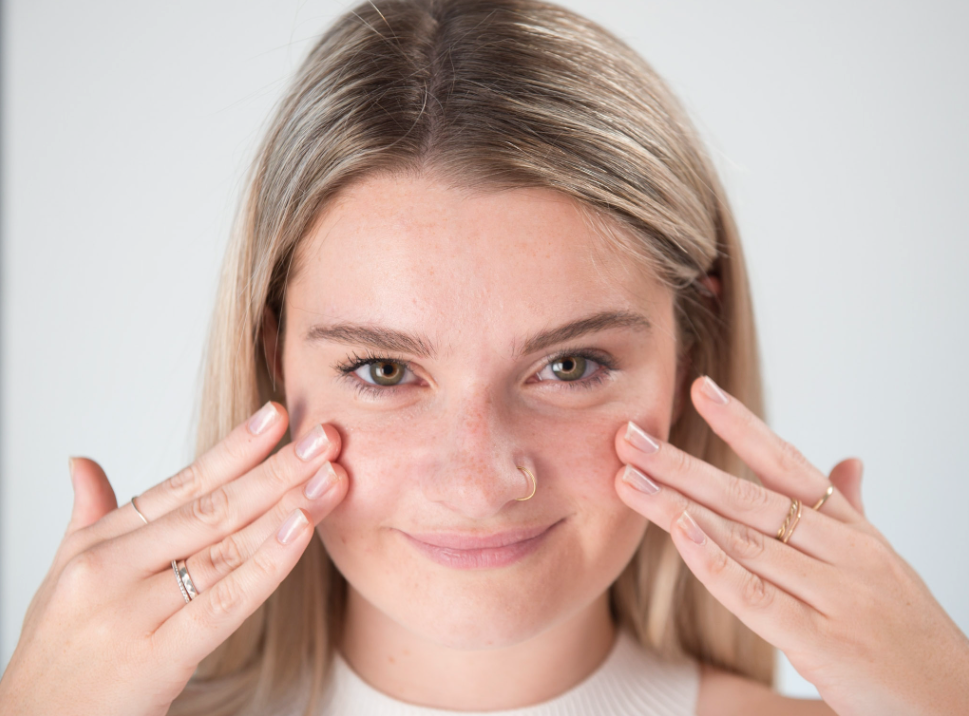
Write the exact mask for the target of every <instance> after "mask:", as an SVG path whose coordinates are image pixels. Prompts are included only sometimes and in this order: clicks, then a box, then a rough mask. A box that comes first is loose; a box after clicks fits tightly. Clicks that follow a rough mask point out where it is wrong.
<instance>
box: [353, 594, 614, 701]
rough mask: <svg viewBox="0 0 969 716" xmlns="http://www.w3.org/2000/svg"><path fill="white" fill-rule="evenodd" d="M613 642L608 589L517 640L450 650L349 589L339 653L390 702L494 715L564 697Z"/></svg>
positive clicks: (607, 652) (604, 654)
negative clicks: (396, 619) (549, 624)
mask: <svg viewBox="0 0 969 716" xmlns="http://www.w3.org/2000/svg"><path fill="white" fill-rule="evenodd" d="M615 637H616V629H615V626H614V624H613V622H612V617H611V616H610V613H609V594H608V592H604V593H603V594H601V595H600V596H599V597H598V598H597V599H596V600H595V601H593V602H592V603H591V604H589V605H588V606H586V607H584V608H582V609H581V610H580V611H579V612H577V613H576V614H574V615H572V616H570V617H569V618H567V619H565V620H564V621H562V622H560V623H558V624H556V625H554V626H552V627H550V628H548V629H545V630H544V631H542V632H541V633H539V634H536V635H534V636H531V637H529V638H526V639H524V640H523V641H519V642H517V643H515V644H511V645H508V646H501V647H489V648H484V649H457V648H454V647H449V646H443V645H441V644H439V643H436V642H432V641H428V640H427V639H424V638H421V637H420V636H418V635H416V634H414V633H413V632H411V631H409V630H407V629H406V628H404V627H403V626H401V625H400V624H398V623H397V622H395V621H393V620H391V619H390V618H389V617H388V616H387V615H386V614H384V613H383V612H381V611H380V610H379V609H376V608H375V607H374V606H373V605H372V604H370V603H369V602H368V601H367V600H365V599H364V598H363V597H362V596H361V595H360V594H359V593H358V592H357V591H356V590H355V589H353V587H352V586H349V585H348V594H347V603H346V613H345V620H344V629H343V635H342V639H341V643H340V650H341V652H342V654H343V657H344V659H346V661H347V663H348V664H349V665H350V667H351V668H352V669H353V670H354V671H355V672H356V673H357V674H358V675H359V676H360V678H362V679H363V680H364V681H366V682H367V683H369V684H370V685H371V686H373V687H374V688H376V689H378V690H379V691H382V692H383V693H385V694H387V695H388V696H390V697H392V698H395V699H398V700H400V701H405V702H408V703H412V704H418V705H421V706H427V707H431V708H439V709H450V710H454V711H472V710H476V711H493V710H501V709H514V708H521V707H524V706H529V705H532V704H536V703H541V702H542V701H547V700H549V699H551V698H554V697H556V696H558V695H559V694H562V693H564V692H565V691H567V690H568V689H570V688H572V687H573V686H575V685H577V684H578V683H579V682H581V681H582V680H583V679H585V678H586V677H587V676H589V675H590V674H591V673H592V672H593V671H595V670H596V668H597V667H598V666H599V665H600V664H602V662H603V661H604V660H605V658H606V657H607V656H608V655H609V651H610V649H611V648H612V646H613V643H614V641H615Z"/></svg>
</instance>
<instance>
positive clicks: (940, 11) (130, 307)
mask: <svg viewBox="0 0 969 716" xmlns="http://www.w3.org/2000/svg"><path fill="white" fill-rule="evenodd" d="M565 4H566V5H567V6H569V7H572V8H574V9H576V10H578V11H580V12H582V13H584V14H586V15H588V16H590V17H591V18H593V19H595V20H597V21H599V22H601V23H602V24H603V25H605V26H606V27H607V28H610V29H612V30H613V31H615V32H616V33H617V34H619V35H620V36H621V37H622V38H624V39H625V40H627V41H628V42H630V43H631V44H632V45H633V46H634V47H635V48H636V49H637V50H639V51H640V52H641V53H642V54H643V55H644V56H645V57H646V58H647V59H648V60H650V61H651V62H652V63H653V64H654V66H655V67H656V68H657V69H658V70H659V71H660V72H661V74H663V75H664V76H665V77H666V78H667V79H668V81H669V82H670V83H671V84H672V86H673V88H674V89H675V90H676V91H677V92H678V93H679V95H680V96H681V97H682V99H683V100H684V102H685V103H686V105H687V106H688V108H689V109H690V111H691V113H692V114H693V116H694V117H695V119H696V121H697V122H698V124H699V126H700V127H701V130H702V131H703V133H704V135H705V137H706V138H707V140H708V142H709V145H710V150H711V152H712V153H713V154H714V155H715V158H716V162H717V164H718V166H719V167H720V168H721V171H722V173H723V176H724V180H725V183H726V185H727V187H728V190H729V193H730V195H731V198H732V201H733V203H734V205H735V209H736V211H737V215H738V218H739V222H740V226H741V231H742V235H743V237H744V242H745V246H746V251H747V257H748V261H749V265H750V270H751V274H752V280H753V287H754V299H755V307H756V311H757V318H758V325H759V330H760V335H761V344H762V351H763V358H764V368H765V383H766V389H767V397H768V407H769V417H770V420H771V424H772V425H773V427H774V428H775V429H776V430H777V431H778V432H779V433H780V434H781V435H782V436H784V437H785V438H787V439H789V440H791V441H792V442H793V443H794V444H795V445H797V446H798V447H800V448H801V449H802V451H803V452H805V453H806V454H807V455H808V456H809V457H810V458H811V459H812V460H813V461H814V462H815V464H817V465H818V466H819V467H821V468H822V469H824V470H828V469H830V467H831V466H832V465H833V464H834V463H835V462H837V461H838V460H840V459H841V458H843V457H847V456H849V455H857V456H860V457H862V458H863V459H864V460H865V463H866V467H867V469H866V475H865V482H864V497H865V502H866V507H867V510H868V514H869V517H870V519H871V520H872V521H873V522H874V523H875V524H876V526H878V527H879V528H880V529H881V530H882V531H883V532H884V533H885V534H886V535H887V536H888V537H889V539H890V540H891V542H892V544H893V545H894V546H895V548H896V549H897V550H898V551H899V552H900V553H901V554H902V556H904V557H905V558H906V559H907V560H909V562H911V563H912V564H913V565H914V566H915V568H916V569H917V570H918V572H919V573H920V574H921V575H922V576H923V578H924V579H925V581H926V582H927V583H928V585H929V587H930V588H931V589H932V591H933V593H934V594H935V595H936V597H937V598H938V599H939V601H940V602H941V603H942V605H943V606H944V607H945V608H946V609H947V610H948V612H949V613H950V614H951V615H952V616H953V617H954V618H955V620H956V621H957V623H958V624H959V625H960V627H961V628H962V629H963V630H964V631H967V630H969V548H967V546H966V536H965V535H966V532H965V521H966V520H965V514H966V510H965V506H966V504H969V469H967V467H966V464H965V453H966V451H965V446H966V444H967V442H966V440H965V438H964V431H965V429H966V422H967V421H966V419H965V415H966V405H967V403H969V379H967V377H966V372H965V360H964V356H965V355H966V352H967V350H969V328H967V326H969V287H967V283H966V281H965V280H964V272H965V270H966V267H967V266H969V248H967V247H969V241H967V238H969V236H967V230H966V228H965V224H964V222H965V207H966V199H965V197H966V196H967V194H969V169H967V167H969V139H967V137H969V132H967V131H966V130H967V127H969V91H967V88H969V43H966V42H965V37H966V30H967V25H969V22H967V20H969V11H967V8H969V6H967V5H966V4H965V3H959V2H942V1H939V0H936V1H934V2H927V1H924V0H923V1H921V2H917V3H916V2H914V0H913V1H910V2H864V1H862V0H853V1H851V2H847V1H845V0H837V1H834V0H814V1H812V2H806V1H805V2H782V3H779V2H756V1H754V0H732V1H730V2H724V1H723V0H704V1H702V2H701V1H699V0H696V1H691V0H646V1H645V2H638V1H637V2H629V1H628V0H627V1H625V2H623V1H620V0H595V1H592V0H586V1H578V0H576V1H573V2H566V3H565ZM349 6H350V3H346V2H324V1H322V0H317V1H305V2H296V1H294V0H260V1H254V0H248V1H245V2H240V1H239V0H232V1H231V2H230V1H228V0H222V1H218V2H217V1H215V0H206V1H193V2H165V3H134V2H130V0H115V1H113V2H112V1H110V0H88V2H84V3H72V2H49V1H44V0H9V1H8V2H6V3H5V7H4V13H5V14H4V18H3V38H2V47H3V53H4V54H3V71H4V76H3V92H4V94H3V109H4V115H3V145H2V156H3V177H2V180H3V212H2V222H3V223H2V240H3V244H2V249H3V254H2V271H3V273H2V324H0V325H2V361H0V366H2V433H0V439H2V445H0V447H2V463H0V467H2V473H0V477H2V482H0V498H2V499H0V510H2V511H0V521H2V530H0V665H5V664H6V663H7V661H8V660H9V657H10V654H11V653H12V651H13V648H14V646H15V644H16V642H17V639H18V634H19V629H20V624H21V621H22V619H23V615H24V612H25V610H26V608H27V605H28V603H29V601H30V599H31V596H32V595H33V593H34V591H35V590H36V588H37V586H38V585H39V583H40V581H41V579H42V578H43V576H44V573H45V572H46V570H47V567H48V565H49V563H50V560H51V559H52V556H53V554H54V551H55V549H56V547H57V545H58V543H59V541H60V538H61V536H62V534H63V530H64V527H65V525H66V523H67V520H68V517H69V515H70V509H71V501H72V493H71V487H70V481H69V479H68V474H67V457H68V456H69V455H89V456H93V457H95V458H96V459H98V460H99V461H100V462H101V464H102V465H103V466H104V467H105V469H106V470H107V473H108V475H109V477H110V478H111V480H112V483H113V485H114V487H115V491H116V493H117V495H118V499H119V502H120V503H122V504H123V503H124V502H126V501H127V500H128V499H129V498H130V497H131V495H133V494H137V493H139V492H142V491H144V490H145V489H147V488H148V487H149V486H151V485H153V484H154V483H156V482H158V481H160V480H161V479H163V478H164V477H166V476H167V475H169V474H170V473H172V472H174V471H175V470H177V469H178V468H179V467H181V466H182V465H184V464H185V463H186V462H187V461H188V460H189V458H190V456H191V445H192V430H191V426H192V423H193V417H194V415H195V413H196V398H195V391H196V387H197V375H198V369H199V365H200V359H201V351H202V343H203V336H204V334H205V330H206V326H207V322H208V318H209V314H210V311H211V306H212V300H213V296H214V291H215V280H216V274H217V271H218V266H219V262H220V259H221V254H222V251H223V248H224V245H225V239H226V235H227V231H228V226H229V221H230V217H231V213H232V210H233V207H234V206H235V203H236V198H237V195H238V192H239V187H240V183H241V176H242V173H243V171H244V169H245V167H246V164H247V162H248V161H249V160H250V158H251V154H252V150H253V147H254V145H255V143H256V141H257V139H258V137H259V134H260V129H261V127H262V126H263V124H264V122H265V120H266V118H267V116H268V114H269V112H270V109H271V107H272V106H273V104H274V102H275V101H276V100H277V99H278V98H279V96H280V94H281V92H282V90H283V87H284V85H285V82H286V81H287V79H288V77H289V76H290V73H291V72H292V71H293V69H294V68H295V66H296V65H297V63H298V62H299V61H300V59H301V58H302V56H303V54H304V53H305V51H306V50H307V49H308V48H309V44H310V43H311V42H312V40H313V38H314V37H315V36H316V35H318V34H319V33H320V32H321V31H322V29H323V28H324V27H325V26H326V25H327V24H328V23H329V22H330V21H331V20H332V19H333V18H334V17H335V16H336V15H337V14H339V13H340V12H342V11H343V10H344V9H346V8H348V7H349ZM105 588H106V589H110V588H111V585H105ZM173 588H174V585H173ZM901 648H904V646H901ZM780 685H781V689H782V690H783V691H785V692H786V693H791V694H805V695H807V694H812V693H813V691H812V688H811V687H810V685H808V684H807V683H806V682H804V681H803V680H800V679H799V677H798V676H797V675H796V673H794V672H793V671H792V670H791V669H790V668H789V666H786V665H785V666H784V667H783V670H782V672H781V683H780Z"/></svg>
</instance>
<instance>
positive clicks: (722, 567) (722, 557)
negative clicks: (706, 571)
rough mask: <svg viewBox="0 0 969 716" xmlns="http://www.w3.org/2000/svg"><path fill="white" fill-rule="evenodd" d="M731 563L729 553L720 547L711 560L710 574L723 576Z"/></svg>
mask: <svg viewBox="0 0 969 716" xmlns="http://www.w3.org/2000/svg"><path fill="white" fill-rule="evenodd" d="M729 565H730V560H729V558H728V557H727V553H726V552H724V551H723V550H722V549H718V550H717V551H716V554H715V555H714V556H713V557H712V558H711V560H710V574H712V575H713V576H714V577H721V576H723V574H724V573H725V572H726V571H727V568H728V567H729Z"/></svg>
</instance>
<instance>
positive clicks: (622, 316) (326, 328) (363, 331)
mask: <svg viewBox="0 0 969 716" xmlns="http://www.w3.org/2000/svg"><path fill="white" fill-rule="evenodd" d="M611 328H632V329H633V330H637V331H649V330H650V329H651V328H652V324H651V323H650V322H649V319H647V318H646V316H644V315H642V314H640V313H633V312H632V311H601V312H599V313H594V314H592V315H591V316H587V317H585V318H580V319H578V320H575V321H570V322H568V323H566V324H563V325H561V326H557V327H556V328H550V329H548V330H545V331H541V332H540V333H536V334H535V335H533V336H531V337H529V338H528V339H526V340H525V341H524V343H523V344H522V347H521V349H519V350H517V351H513V352H514V357H515V358H520V357H522V356H525V355H529V354H530V353H535V352H537V351H540V350H544V349H546V348H549V347H551V346H554V345H556V344H558V343H563V342H565V341H568V340H572V339H574V338H578V337H579V336H584V335H588V334H589V333H598V332H599V331H605V330H609V329H611ZM306 340H307V341H308V342H311V343H312V342H317V341H333V342H335V343H345V344H348V345H365V346H368V347H370V348H373V349H375V350H385V351H395V352H398V353H409V354H411V355H415V356H418V357H419V358H433V357H434V356H435V355H436V354H437V350H436V348H435V347H434V344H433V343H432V342H431V340H430V339H429V338H428V337H427V336H424V335H420V334H409V333H403V332H401V331H395V330H393V329H391V328H383V327H381V326H373V325H365V324H361V323H347V322H342V323H334V324H332V325H317V326H312V327H311V328H310V329H309V331H307V333H306Z"/></svg>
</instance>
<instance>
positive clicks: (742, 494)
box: [727, 477, 770, 513]
mask: <svg viewBox="0 0 969 716" xmlns="http://www.w3.org/2000/svg"><path fill="white" fill-rule="evenodd" d="M727 489H728V491H729V497H730V500H731V502H732V503H733V504H734V505H735V506H736V507H737V508H738V509H740V510H742V511H743V512H745V513H751V512H760V511H762V510H764V509H765V508H766V507H767V506H768V503H769V501H770V500H769V496H768V494H767V490H765V489H764V488H763V487H761V486H760V485H758V484H756V483H754V482H751V481H750V480H744V479H742V478H739V477H735V478H733V479H731V480H730V481H729V482H728V487H727Z"/></svg>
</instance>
